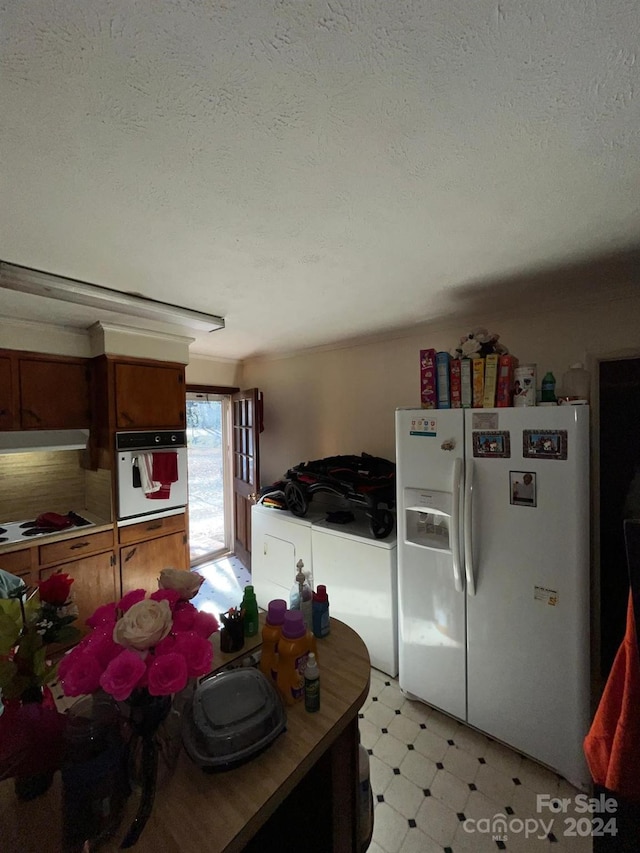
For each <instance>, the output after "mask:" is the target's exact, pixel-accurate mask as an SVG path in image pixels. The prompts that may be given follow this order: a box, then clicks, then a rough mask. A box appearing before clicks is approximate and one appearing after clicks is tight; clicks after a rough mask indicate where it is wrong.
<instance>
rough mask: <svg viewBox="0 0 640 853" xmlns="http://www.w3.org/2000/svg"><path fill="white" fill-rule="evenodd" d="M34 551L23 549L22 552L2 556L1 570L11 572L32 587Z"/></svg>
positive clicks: (0, 560)
mask: <svg viewBox="0 0 640 853" xmlns="http://www.w3.org/2000/svg"><path fill="white" fill-rule="evenodd" d="M32 553H33V552H32V549H31V548H23V549H22V550H21V551H10V552H9V553H8V554H2V555H0V568H1V569H4V570H5V572H11V574H12V575H17V576H18V577H19V578H22V580H23V581H24V582H25V583H26V584H27V586H31V567H32V565H33V562H32Z"/></svg>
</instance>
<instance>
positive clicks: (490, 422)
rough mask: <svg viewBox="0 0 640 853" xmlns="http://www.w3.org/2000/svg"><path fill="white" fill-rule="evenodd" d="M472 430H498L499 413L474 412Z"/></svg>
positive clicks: (472, 414)
mask: <svg viewBox="0 0 640 853" xmlns="http://www.w3.org/2000/svg"><path fill="white" fill-rule="evenodd" d="M471 429H498V413H497V412H472V413H471Z"/></svg>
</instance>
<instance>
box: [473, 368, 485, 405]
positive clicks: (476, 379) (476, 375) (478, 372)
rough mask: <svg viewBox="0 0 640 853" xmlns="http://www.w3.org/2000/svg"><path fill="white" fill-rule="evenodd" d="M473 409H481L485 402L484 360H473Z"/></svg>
mask: <svg viewBox="0 0 640 853" xmlns="http://www.w3.org/2000/svg"><path fill="white" fill-rule="evenodd" d="M472 370H473V378H472V381H473V392H472V395H473V408H474V409H481V408H482V402H483V400H484V358H474V359H473V367H472Z"/></svg>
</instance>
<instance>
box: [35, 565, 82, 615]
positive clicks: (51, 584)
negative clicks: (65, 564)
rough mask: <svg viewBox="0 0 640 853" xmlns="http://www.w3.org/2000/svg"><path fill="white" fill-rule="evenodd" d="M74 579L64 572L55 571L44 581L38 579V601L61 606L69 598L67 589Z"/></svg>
mask: <svg viewBox="0 0 640 853" xmlns="http://www.w3.org/2000/svg"><path fill="white" fill-rule="evenodd" d="M74 580H75V578H71V577H69V575H67V574H66V573H65V572H56V573H55V574H53V575H51V577H49V578H47V579H46V580H45V581H38V590H39V592H40V601H43V602H46V603H47V604H53V606H54V607H62V606H63V605H65V604H66V603H67V601H68V600H69V590H70V589H71V584H72V583H73V581H74Z"/></svg>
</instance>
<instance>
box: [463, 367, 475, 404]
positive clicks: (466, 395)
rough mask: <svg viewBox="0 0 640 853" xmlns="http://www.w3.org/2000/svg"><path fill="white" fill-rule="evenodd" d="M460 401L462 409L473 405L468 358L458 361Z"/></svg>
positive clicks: (470, 370)
mask: <svg viewBox="0 0 640 853" xmlns="http://www.w3.org/2000/svg"><path fill="white" fill-rule="evenodd" d="M460 401H461V404H462V408H463V409H470V408H471V406H472V405H473V369H472V367H471V359H470V358H462V359H460Z"/></svg>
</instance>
